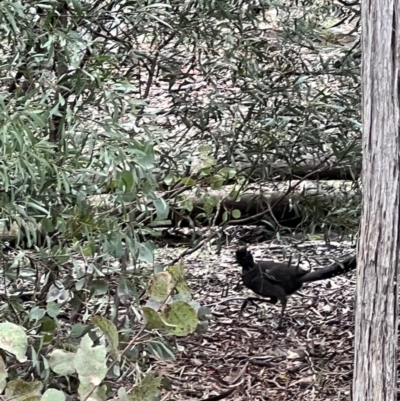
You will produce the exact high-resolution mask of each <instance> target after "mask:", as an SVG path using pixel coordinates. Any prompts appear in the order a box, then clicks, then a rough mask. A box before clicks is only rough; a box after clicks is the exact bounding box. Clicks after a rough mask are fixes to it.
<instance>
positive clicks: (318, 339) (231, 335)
mask: <svg viewBox="0 0 400 401" xmlns="http://www.w3.org/2000/svg"><path fill="white" fill-rule="evenodd" d="M348 246H349V244H347V246H346V245H344V246H343V244H341V245H340V246H339V247H338V248H336V249H335V247H328V246H321V245H319V246H318V248H315V243H314V244H305V245H304V246H303V247H302V249H301V253H302V254H303V255H309V256H310V255H312V254H313V255H314V257H315V258H316V259H318V263H322V264H324V265H326V264H329V263H330V262H329V258H330V259H331V260H332V259H336V260H340V259H341V257H343V256H342V255H344V254H347V253H349V252H354V250H350V249H349V248H348ZM346 248H347V249H346ZM250 249H251V250H252V251H255V255H256V257H260V256H261V254H262V253H264V258H266V259H271V258H274V259H277V258H278V256H279V255H280V256H282V252H281V250H278V249H277V248H269V245H268V244H266V243H264V244H259V245H257V246H251V247H250ZM234 250H235V247H231V248H225V249H224V250H223V253H222V254H221V255H220V256H217V255H215V254H214V255H213V254H211V253H209V254H207V253H205V252H203V253H202V254H198V255H194V256H193V255H192V257H191V258H190V259H189V258H188V259H186V267H187V271H188V273H187V274H188V281H189V284H190V286H191V288H192V289H193V291H194V292H196V291H197V293H196V295H195V297H196V299H197V300H199V301H200V302H201V303H202V304H212V305H210V306H211V308H212V314H213V318H212V321H211V324H210V327H209V330H208V331H207V332H206V333H205V334H202V335H197V334H195V335H193V336H189V337H188V338H184V339H179V341H178V344H179V345H180V346H182V347H184V350H183V351H182V352H181V353H180V354H178V356H177V360H176V361H171V362H158V363H157V365H158V369H159V370H160V371H161V372H162V373H163V375H165V376H167V377H168V378H169V379H170V380H171V382H172V390H171V391H169V392H166V393H165V395H164V397H163V398H162V399H163V400H204V399H207V398H208V397H215V396H217V395H221V394H226V396H225V397H224V398H223V399H226V400H235V401H242V400H243V401H244V400H246V401H249V400H264V401H269V400H271V401H272V400H273V401H289V400H296V401H308V400H323V401H328V400H329V401H339V400H340V401H342V400H349V399H350V396H349V391H350V384H351V380H352V365H353V337H354V318H353V304H354V291H355V273H354V272H352V273H348V274H346V275H345V276H341V277H336V278H334V279H331V280H326V281H320V282H317V283H312V284H306V285H305V286H304V287H303V289H302V290H301V291H300V293H301V294H302V295H300V293H298V294H295V295H294V296H292V297H291V298H290V299H289V302H288V307H287V313H286V318H285V320H284V328H283V329H280V330H278V329H277V328H276V326H277V321H278V316H279V312H280V305H279V304H278V305H277V306H274V305H269V304H260V305H261V306H259V307H258V308H256V307H255V306H248V307H247V308H246V311H245V313H244V314H243V316H242V317H240V314H239V310H240V306H241V304H242V300H243V298H244V296H245V295H246V294H250V292H249V291H248V290H245V289H243V288H242V287H241V288H237V289H235V287H236V283H237V282H238V278H239V275H238V271H239V267H238V266H237V265H236V263H235V262H234V258H233V255H234ZM274 254H275V255H274ZM314 266H315V264H314ZM227 286H228V287H229V291H228V293H224V289H225V288H226V287H227ZM229 299H230V300H229ZM226 300H227V301H226ZM224 301H226V302H224ZM217 399H222V398H218V397H217V398H210V400H217Z"/></svg>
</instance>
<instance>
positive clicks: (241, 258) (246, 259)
mask: <svg viewBox="0 0 400 401" xmlns="http://www.w3.org/2000/svg"><path fill="white" fill-rule="evenodd" d="M236 260H237V261H238V263H239V264H240V266H242V268H243V270H250V269H253V268H254V267H255V263H254V259H253V255H252V254H251V252H250V251H248V250H247V248H246V247H245V246H243V247H241V248H239V249H237V251H236Z"/></svg>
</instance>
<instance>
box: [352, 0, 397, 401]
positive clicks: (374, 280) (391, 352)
mask: <svg viewBox="0 0 400 401" xmlns="http://www.w3.org/2000/svg"><path fill="white" fill-rule="evenodd" d="M399 4H400V3H399V1H398V0H363V1H362V2H361V7H362V34H363V36H362V46H363V69H362V80H363V100H362V103H363V127H364V130H363V170H362V176H363V214H362V220H361V233H360V242H359V248H358V254H357V257H358V272H357V273H358V275H357V301H356V319H355V366H354V382H353V401H394V400H396V399H397V371H396V369H397V321H398V317H397V315H398V307H397V299H398V290H397V277H398V264H399V249H400V244H399V235H400V234H399V228H400V213H399V208H400V199H399V196H400V176H399V170H400V136H399V134H400V132H399V123H400V121H399V78H398V74H399V62H400V51H399V45H400V38H399V34H400V30H399V23H400V19H399V15H400V5H399Z"/></svg>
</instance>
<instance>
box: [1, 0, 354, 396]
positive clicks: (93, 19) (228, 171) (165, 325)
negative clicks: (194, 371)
mask: <svg viewBox="0 0 400 401" xmlns="http://www.w3.org/2000/svg"><path fill="white" fill-rule="evenodd" d="M358 15H359V6H358V5H347V6H345V5H341V4H339V5H338V4H337V3H336V2H333V1H324V2H311V1H308V0H304V1H300V2H293V3H291V2H283V1H282V2H281V3H280V2H274V3H273V4H272V3H271V4H270V2H267V1H264V0H260V2H255V1H250V2H249V1H244V0H230V1H221V0H217V1H208V0H200V1H199V0H188V1H185V2H182V1H176V0H171V1H169V2H166V3H162V2H154V1H151V0H138V1H135V2H131V1H121V0H111V1H107V2H106V1H102V0H99V1H95V2H92V1H80V0H43V1H41V2H40V3H38V2H33V1H13V2H11V1H2V2H1V3H0V31H1V34H2V47H1V50H0V51H1V56H2V57H1V61H0V70H1V72H2V74H1V76H2V77H5V78H3V79H2V86H1V88H0V123H1V124H0V138H1V139H0V141H1V145H2V146H1V149H2V162H1V164H0V177H1V178H0V182H1V184H2V188H1V193H0V202H1V217H0V219H1V221H0V223H3V226H2V230H3V231H4V236H3V238H4V241H3V247H2V249H1V256H2V262H3V263H2V269H3V276H4V280H5V284H6V285H7V286H11V285H13V284H15V283H16V281H17V279H19V278H20V277H23V279H24V283H26V284H27V285H30V286H31V288H33V289H34V291H31V292H30V293H31V294H32V293H33V294H34V295H33V296H32V295H31V296H30V297H28V299H29V304H28V305H27V304H24V302H26V297H25V295H24V294H22V295H19V294H12V295H11V296H7V294H6V296H5V297H3V296H2V299H3V298H4V300H5V301H6V302H5V305H4V306H3V307H2V313H3V318H4V319H5V320H8V321H9V322H14V323H7V324H9V325H11V324H13V326H8V329H9V330H18V328H19V329H20V330H22V327H24V328H25V330H26V333H27V334H29V336H30V337H31V338H32V340H33V343H32V344H31V343H29V346H28V351H27V353H26V354H27V356H28V360H29V362H24V363H29V364H30V366H32V369H34V370H35V374H36V378H37V380H36V381H34V382H31V383H29V385H28V384H27V383H26V382H24V381H23V380H22V379H16V377H19V376H18V375H17V374H16V372H11V370H9V371H8V372H7V371H6V368H5V366H6V365H7V364H6V362H7V361H6V359H5V358H3V361H2V362H1V363H3V365H4V366H2V367H1V371H2V377H1V380H0V383H2V389H3V390H4V389H5V391H6V397H16V398H15V399H18V397H20V398H21V399H22V397H23V395H22V390H21V388H24V390H23V394H26V393H27V392H29V394H31V399H54V400H56V399H60V400H61V399H63V398H62V397H63V395H60V392H57V389H53V388H49V384H50V383H51V382H52V380H53V378H54V375H60V376H70V377H69V378H68V381H67V382H66V384H65V386H64V387H63V390H64V388H67V389H68V391H69V392H71V393H75V394H80V396H81V397H82V399H84V398H85V397H86V399H93V400H100V399H106V398H107V397H109V396H110V392H109V389H108V388H107V394H106V390H105V387H103V386H102V383H103V380H104V378H105V377H106V373H107V371H108V373H107V374H111V373H110V372H111V371H112V374H113V375H114V376H113V377H116V376H118V375H119V374H121V372H120V368H121V366H120V361H121V357H122V355H121V353H120V349H121V347H122V348H124V347H125V348H124V349H125V353H124V354H123V355H124V356H125V357H127V358H130V359H129V360H130V361H133V363H135V366H137V372H136V376H135V383H134V388H133V389H132V392H131V393H129V391H128V392H125V389H123V388H122V387H121V389H120V390H119V391H118V397H119V399H120V400H136V399H143V400H144V399H149V400H150V399H153V397H154V395H155V394H156V392H157V390H156V389H157V388H159V386H160V378H159V377H157V375H155V374H154V373H152V372H151V371H150V372H149V366H150V362H151V361H150V360H149V359H148V357H147V356H146V355H148V354H149V353H150V354H151V355H152V356H154V357H156V358H164V359H169V358H173V351H172V349H171V347H170V346H169V345H168V341H167V340H166V338H168V336H170V335H175V336H181V335H189V334H191V333H193V332H194V331H196V332H198V333H201V332H202V331H204V330H206V328H207V319H208V312H207V310H205V309H204V308H202V307H201V306H200V304H199V303H197V302H196V301H194V300H193V299H192V297H191V295H190V291H189V289H188V288H187V285H186V281H185V279H184V277H183V268H182V266H180V267H179V265H176V266H174V267H170V268H169V269H167V270H164V271H162V272H159V273H157V274H155V275H154V276H153V278H152V281H151V283H150V285H149V288H148V294H149V299H148V300H147V304H146V306H145V307H143V308H140V307H139V299H140V298H141V296H142V294H143V288H144V287H146V282H147V278H148V277H149V276H151V271H150V269H146V268H143V266H140V268H139V262H144V263H147V264H152V263H153V262H154V256H153V251H154V249H155V241H156V240H157V239H158V238H159V236H160V231H159V230H158V228H159V227H164V226H169V225H172V224H173V225H175V226H179V225H183V224H187V225H189V226H191V227H195V226H196V225H199V224H204V223H208V224H211V225H212V224H214V223H216V221H217V219H216V217H217V215H218V214H219V213H220V214H221V215H222V216H223V217H222V221H223V222H224V224H227V223H228V222H229V221H230V220H231V219H240V218H242V217H243V216H242V215H241V212H240V210H238V209H237V208H235V207H233V208H228V207H226V206H225V205H224V204H223V203H222V202H221V201H219V200H218V199H217V198H215V197H212V196H209V197H206V200H205V202H204V204H203V205H202V206H201V207H200V212H201V213H199V207H195V205H194V203H193V201H192V198H191V195H190V192H189V191H193V192H194V193H196V194H197V196H198V197H200V198H201V197H202V196H204V197H205V195H204V194H205V192H204V188H207V187H211V188H213V189H219V188H223V187H224V185H225V184H227V183H230V184H232V185H233V191H232V194H234V195H235V196H240V195H241V194H242V193H243V192H244V191H245V190H246V189H247V188H248V187H249V186H250V181H251V185H253V186H254V185H260V184H261V183H262V182H265V181H270V182H274V181H277V180H278V179H283V178H288V179H289V180H292V179H294V178H298V177H296V171H297V170H296V168H297V167H299V166H302V163H304V161H310V160H315V162H314V165H316V168H317V169H319V168H320V167H321V166H322V167H324V166H326V165H328V166H336V165H337V166H339V167H346V168H347V169H348V170H351V171H354V172H353V175H354V177H355V178H357V172H356V169H357V166H359V165H360V157H361V155H360V144H359V133H360V123H359V103H360V86H359V57H358V53H359V49H358V44H357V40H352V41H351V43H350V42H348V41H347V40H346V38H347V37H346V35H343V34H336V33H335V32H334V31H332V29H330V27H331V26H332V25H334V24H336V25H337V26H341V24H345V23H348V22H349V21H350V22H351V21H352V20H354V19H355V20H356V19H357V18H358ZM357 29H358V28H357V25H356V26H355V31H357ZM276 162H279V163H281V164H280V167H273V168H272V166H275V163H276ZM282 163H283V164H282ZM358 206H359V205H358V204H354V203H351V204H349V203H348V204H347V205H346V206H343V203H342V202H338V203H337V204H335V205H334V206H333V207H332V210H331V211H330V213H329V214H326V213H318V210H320V208H318V205H316V203H311V204H310V205H308V204H297V203H296V204H294V205H293V208H294V209H296V208H297V209H298V210H300V209H303V210H301V214H302V215H303V216H304V223H307V224H309V225H310V226H311V227H315V226H316V225H320V226H321V225H322V226H323V225H327V226H331V225H332V226H345V227H346V228H351V227H352V226H353V227H354V226H355V225H356V223H357V218H358V215H357V213H358ZM355 211H356V212H355ZM341 216H342V217H343V218H342V220H341ZM261 218H262V219H263V221H265V222H267V223H268V224H270V225H272V226H274V225H275V220H274V218H273V216H270V215H268V214H266V215H263V216H261ZM172 219H173V221H171V220H172ZM6 228H8V229H9V230H11V231H7V230H6ZM7 232H8V234H7ZM7 235H8V237H7ZM15 238H17V240H15ZM7 240H8V242H7ZM28 249H29V250H28ZM121 310H123V311H124V312H123V313H124V314H125V316H124V317H123V318H121ZM103 314H105V315H106V316H108V317H109V319H106V318H100V317H99V316H100V315H103ZM64 315H66V316H68V318H67V322H68V325H67V326H68V327H67V328H66V327H65V325H64V324H62V320H63V316H64ZM93 315H96V316H93ZM142 315H144V317H145V321H146V324H147V327H145V325H144V324H143V322H142V320H141V319H142ZM138 321H139V322H140V325H139V326H140V327H141V328H140V329H138V324H137V323H138ZM183 322H184V323H185V324H182V323H183ZM15 325H17V326H15ZM69 325H70V326H69ZM16 327H17V328H16ZM132 327H134V328H135V329H132ZM156 328H157V329H160V328H162V329H164V332H163V334H162V335H161V334H160V337H157V336H158V335H159V334H158V333H159V331H158V330H155V331H154V332H150V331H151V330H150V329H156ZM65 330H66V331H67V335H66V333H65ZM97 330H100V331H101V332H102V334H103V335H104V338H105V339H106V343H107V345H108V348H106V347H105V345H104V343H103V342H102V341H103V339H102V336H100V337H99V336H98V335H97V334H96V331H97ZM147 336H149V337H147ZM7 338H10V337H9V336H8V337H7ZM18 338H20V337H18ZM61 338H63V340H62V341H61ZM132 338H133V340H132ZM65 339H67V340H65ZM24 341H25V340H24ZM93 342H94V343H93ZM24 344H25V345H23V346H26V344H27V343H26V341H25V342H24ZM20 346H21V345H20ZM23 346H21V347H23ZM0 348H2V350H4V351H6V352H7V353H8V354H13V355H15V357H16V358H17V359H18V361H19V362H20V363H22V360H21V358H22V356H23V355H25V352H22V351H23V349H22V348H21V350H22V351H19V353H16V351H15V349H14V350H13V349H9V348H7V347H5V346H4V344H3V345H0ZM51 349H53V350H52V351H51V352H50V350H51ZM111 359H112V360H113V362H112V363H113V369H110V365H109V364H108V363H109V361H110V360H111ZM87 360H90V361H92V362H93V366H94V367H96V369H95V374H94V375H92V373H93V372H88V371H87V366H85V364H84V363H83V362H84V361H87ZM1 363H0V365H1ZM7 366H8V365H7ZM105 366H107V370H106V369H105ZM7 373H8V378H9V379H10V381H9V382H7V385H6V382H5V378H6V377H7ZM73 377H75V378H76V377H78V378H79V386H78V385H76V387H74V386H73V385H72V384H71V382H70V379H71V378H73ZM111 392H112V391H111ZM42 393H43V394H42ZM143 394H146V396H145V395H143ZM57 397H58V398H57ZM88 397H89V398H88ZM145 397H148V398H145Z"/></svg>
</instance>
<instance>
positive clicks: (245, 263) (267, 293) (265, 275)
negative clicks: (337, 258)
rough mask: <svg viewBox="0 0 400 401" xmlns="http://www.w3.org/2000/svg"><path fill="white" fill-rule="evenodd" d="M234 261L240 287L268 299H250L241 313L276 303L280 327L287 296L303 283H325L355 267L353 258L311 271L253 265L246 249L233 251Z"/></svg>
mask: <svg viewBox="0 0 400 401" xmlns="http://www.w3.org/2000/svg"><path fill="white" fill-rule="evenodd" d="M236 260H237V261H238V263H239V264H240V265H241V266H242V280H243V285H244V286H245V287H247V288H249V289H250V290H252V291H253V292H255V293H256V294H257V295H261V296H262V297H266V298H269V300H267V299H260V298H256V297H249V298H247V299H246V300H245V301H244V302H243V305H242V307H241V311H243V309H244V308H245V307H246V305H247V303H248V302H254V301H262V302H269V303H272V304H276V303H277V302H278V300H279V301H280V302H281V304H282V311H281V315H280V318H279V327H280V326H281V323H282V318H283V315H284V313H285V309H286V302H287V296H288V295H291V294H293V293H295V292H296V291H298V290H300V288H301V287H302V286H303V284H304V283H309V282H312V281H319V280H326V279H329V278H332V277H335V276H339V275H340V274H344V273H346V272H348V271H350V270H353V269H355V268H356V267H357V263H356V257H355V256H352V257H349V258H347V259H345V260H344V261H343V262H336V263H333V264H331V265H330V266H327V267H323V268H321V269H317V270H313V271H311V270H304V269H301V268H300V267H299V266H294V265H292V264H291V263H290V262H289V263H278V262H272V261H266V260H262V261H259V262H255V261H254V258H253V255H252V254H251V252H250V251H248V250H247V248H246V247H241V248H239V249H238V250H237V251H236Z"/></svg>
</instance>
